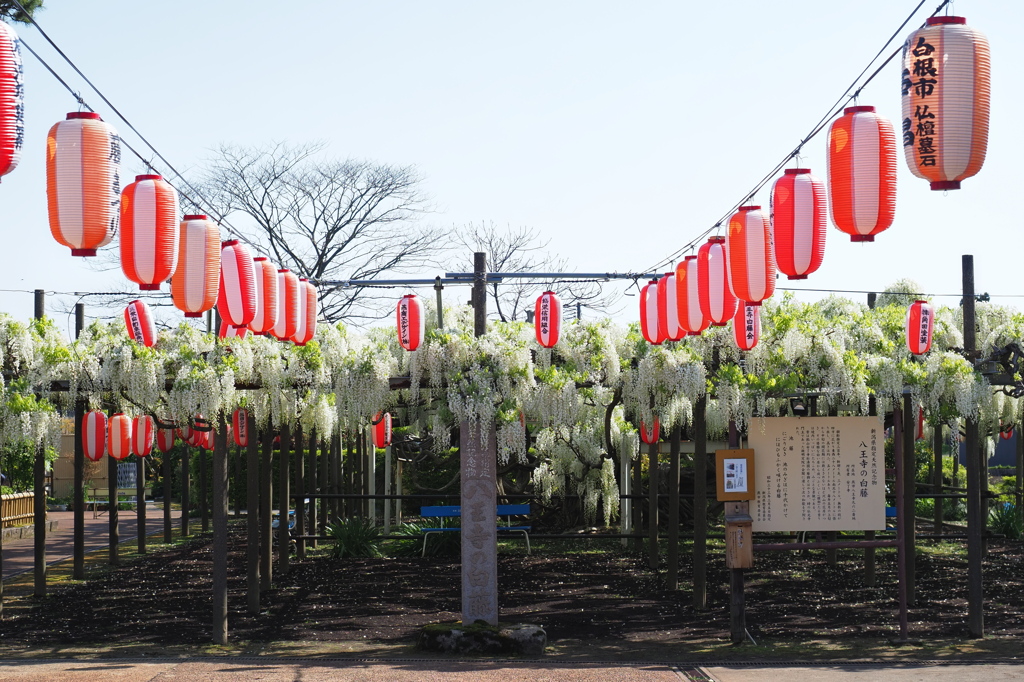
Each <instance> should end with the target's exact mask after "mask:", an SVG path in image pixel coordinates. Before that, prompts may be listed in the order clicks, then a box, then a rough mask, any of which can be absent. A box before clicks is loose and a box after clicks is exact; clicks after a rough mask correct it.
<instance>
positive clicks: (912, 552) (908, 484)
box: [899, 393, 917, 604]
mask: <svg viewBox="0 0 1024 682" xmlns="http://www.w3.org/2000/svg"><path fill="white" fill-rule="evenodd" d="M916 421H917V419H916V414H915V412H914V403H913V399H912V397H911V395H910V394H909V393H905V394H903V459H904V466H903V510H904V511H905V512H906V513H905V514H904V515H903V516H901V517H899V519H900V523H902V524H903V526H904V527H903V542H904V545H905V547H906V552H907V603H908V604H914V603H915V602H916V596H915V595H916V580H915V578H916V573H917V561H916V558H917V556H916V554H917V524H916V521H917V513H916V512H917V505H916V504H915V500H916V493H917V458H916V457H915V452H914V438H915V437H916V435H917V434H916V430H917V429H916V426H917V424H916Z"/></svg>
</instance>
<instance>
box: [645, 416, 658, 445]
mask: <svg viewBox="0 0 1024 682" xmlns="http://www.w3.org/2000/svg"><path fill="white" fill-rule="evenodd" d="M660 436H661V426H660V425H659V424H658V418H657V417H655V418H654V425H653V426H651V428H648V427H647V425H646V424H644V423H643V421H641V422H640V439H641V440H642V441H643V442H645V443H647V444H648V445H650V444H651V443H657V442H658V439H659V438H660Z"/></svg>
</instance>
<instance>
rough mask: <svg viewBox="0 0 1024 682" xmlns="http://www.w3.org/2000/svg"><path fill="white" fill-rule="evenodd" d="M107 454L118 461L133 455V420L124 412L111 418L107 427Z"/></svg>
mask: <svg viewBox="0 0 1024 682" xmlns="http://www.w3.org/2000/svg"><path fill="white" fill-rule="evenodd" d="M107 454H108V455H110V456H111V457H113V458H114V459H118V460H120V459H124V458H125V457H127V456H128V455H130V454H132V420H131V418H130V417H129V416H128V415H126V414H124V413H123V412H118V413H117V414H115V415H112V416H111V417H110V422H109V424H108V425H107Z"/></svg>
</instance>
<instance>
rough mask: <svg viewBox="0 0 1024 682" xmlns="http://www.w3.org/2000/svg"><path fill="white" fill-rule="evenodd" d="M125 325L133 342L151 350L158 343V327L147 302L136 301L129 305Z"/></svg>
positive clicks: (125, 311)
mask: <svg viewBox="0 0 1024 682" xmlns="http://www.w3.org/2000/svg"><path fill="white" fill-rule="evenodd" d="M124 324H125V326H126V327H127V328H128V336H129V337H130V338H131V340H132V341H134V342H136V343H141V344H142V345H143V346H145V347H146V348H151V347H152V346H153V344H154V343H156V325H155V324H154V323H153V315H152V314H151V313H150V312H149V306H148V305H146V303H145V301H140V300H138V299H136V300H134V301H132V302H131V303H129V304H128V307H127V308H125V309H124Z"/></svg>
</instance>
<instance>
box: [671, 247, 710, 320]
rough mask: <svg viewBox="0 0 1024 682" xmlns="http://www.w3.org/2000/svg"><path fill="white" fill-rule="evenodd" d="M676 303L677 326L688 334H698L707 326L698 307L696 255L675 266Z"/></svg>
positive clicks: (698, 279) (698, 290)
mask: <svg viewBox="0 0 1024 682" xmlns="http://www.w3.org/2000/svg"><path fill="white" fill-rule="evenodd" d="M676 303H677V309H678V311H679V312H678V314H679V326H680V327H682V328H683V329H684V330H686V333H687V334H688V335H689V336H698V335H700V333H701V332H703V331H704V330H705V329H707V328H708V318H707V317H705V316H704V311H702V310H701V308H700V275H699V273H698V272H697V256H687V257H686V258H684V259H683V261H682V262H681V263H680V264H679V265H677V266H676Z"/></svg>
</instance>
